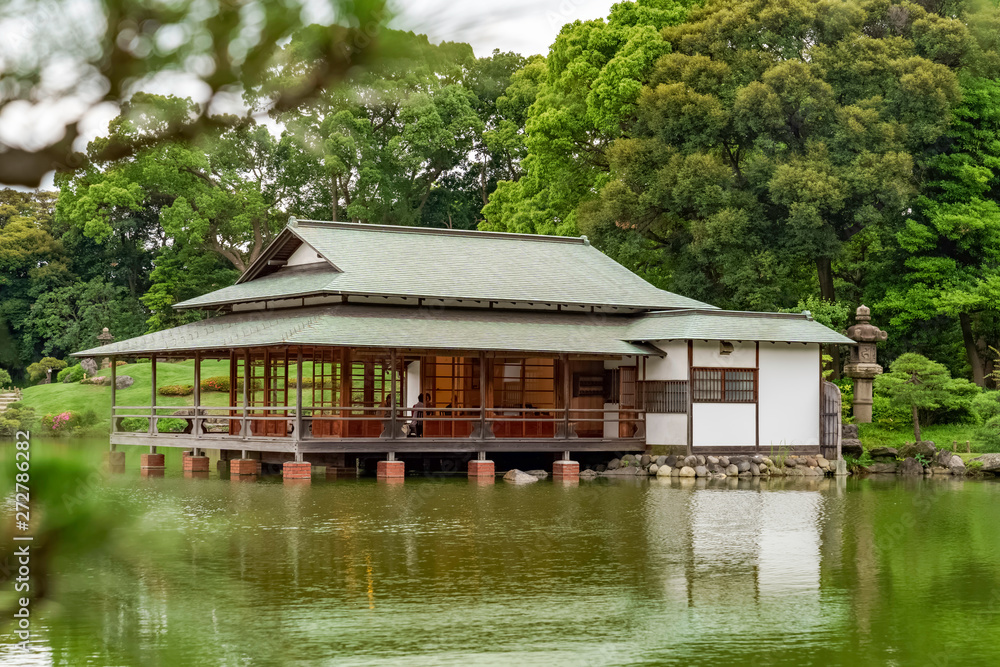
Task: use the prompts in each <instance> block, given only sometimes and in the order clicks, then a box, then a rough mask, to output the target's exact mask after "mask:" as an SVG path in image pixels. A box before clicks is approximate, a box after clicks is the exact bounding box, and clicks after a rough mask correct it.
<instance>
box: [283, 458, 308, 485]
mask: <svg viewBox="0 0 1000 667" xmlns="http://www.w3.org/2000/svg"><path fill="white" fill-rule="evenodd" d="M281 475H282V477H284V478H285V480H286V481H287V480H293V479H294V480H307V481H308V480H311V479H312V464H311V463H309V462H308V461H285V462H284V463H283V464H282V466H281Z"/></svg>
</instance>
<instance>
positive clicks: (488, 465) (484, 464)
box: [469, 459, 496, 477]
mask: <svg viewBox="0 0 1000 667" xmlns="http://www.w3.org/2000/svg"><path fill="white" fill-rule="evenodd" d="M495 476H496V471H495V470H494V467H493V461H481V460H479V459H472V460H471V461H469V477H495Z"/></svg>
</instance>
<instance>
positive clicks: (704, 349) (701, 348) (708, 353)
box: [685, 340, 757, 368]
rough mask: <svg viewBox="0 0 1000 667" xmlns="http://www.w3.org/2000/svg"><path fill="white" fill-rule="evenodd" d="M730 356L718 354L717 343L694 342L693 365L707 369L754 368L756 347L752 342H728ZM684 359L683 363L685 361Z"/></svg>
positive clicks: (755, 364) (755, 365) (715, 341)
mask: <svg viewBox="0 0 1000 667" xmlns="http://www.w3.org/2000/svg"><path fill="white" fill-rule="evenodd" d="M728 342H730V343H732V344H733V351H732V353H731V354H719V341H717V340H714V341H705V340H696V341H694V365H695V366H703V367H707V368H756V367H757V346H756V343H754V342H753V341H743V342H739V341H735V340H731V341H728ZM686 359H687V358H686V357H685V361H686Z"/></svg>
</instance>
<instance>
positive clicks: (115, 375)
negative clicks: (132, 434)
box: [110, 357, 118, 451]
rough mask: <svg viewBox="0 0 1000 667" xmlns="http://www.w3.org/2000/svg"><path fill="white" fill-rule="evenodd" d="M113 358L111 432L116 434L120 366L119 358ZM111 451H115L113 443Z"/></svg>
mask: <svg viewBox="0 0 1000 667" xmlns="http://www.w3.org/2000/svg"><path fill="white" fill-rule="evenodd" d="M110 359H111V433H112V435H114V434H115V433H116V432H117V431H118V420H117V419H116V418H115V402H116V398H117V393H118V367H117V365H116V364H117V359H115V358H114V357H110ZM111 451H115V445H114V444H112V445H111Z"/></svg>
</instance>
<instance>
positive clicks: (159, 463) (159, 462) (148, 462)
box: [139, 454, 166, 470]
mask: <svg viewBox="0 0 1000 667" xmlns="http://www.w3.org/2000/svg"><path fill="white" fill-rule="evenodd" d="M165 467H166V465H165V463H164V460H163V454H142V455H140V457H139V469H140V470H148V469H150V468H159V469H161V470H162V469H163V468H165Z"/></svg>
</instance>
